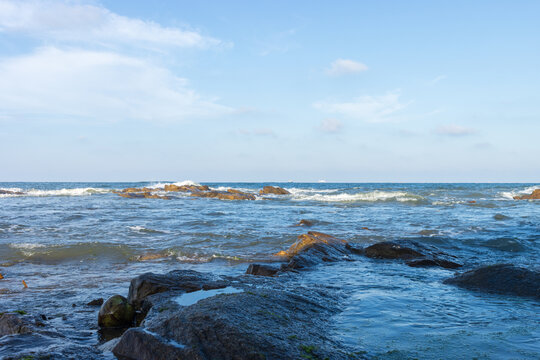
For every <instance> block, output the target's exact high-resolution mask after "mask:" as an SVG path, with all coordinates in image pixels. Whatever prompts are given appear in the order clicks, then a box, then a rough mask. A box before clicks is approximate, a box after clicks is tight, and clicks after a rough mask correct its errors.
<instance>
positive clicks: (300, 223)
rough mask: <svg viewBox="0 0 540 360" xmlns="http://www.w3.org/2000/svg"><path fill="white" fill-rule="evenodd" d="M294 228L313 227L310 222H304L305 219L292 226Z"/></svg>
mask: <svg viewBox="0 0 540 360" xmlns="http://www.w3.org/2000/svg"><path fill="white" fill-rule="evenodd" d="M294 226H313V221H311V220H306V219H302V220H300V221H299V222H298V224H296V225H294Z"/></svg>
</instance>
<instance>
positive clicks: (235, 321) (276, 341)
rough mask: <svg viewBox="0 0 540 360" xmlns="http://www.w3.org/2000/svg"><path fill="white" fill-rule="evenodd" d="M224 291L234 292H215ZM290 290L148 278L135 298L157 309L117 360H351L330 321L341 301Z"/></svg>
mask: <svg viewBox="0 0 540 360" xmlns="http://www.w3.org/2000/svg"><path fill="white" fill-rule="evenodd" d="M218 285H219V286H223V285H226V287H224V288H220V289H210V288H215V287H216V286H218ZM289 285H290V286H287V285H286V284H284V281H281V280H278V279H274V278H256V277H237V278H221V277H215V276H212V275H209V274H203V273H198V272H195V271H181V270H178V271H174V272H172V273H169V274H164V275H156V274H145V275H143V276H141V277H138V278H136V279H134V280H133V281H132V283H131V286H130V298H133V299H136V301H137V302H138V303H139V304H151V308H150V311H149V313H148V315H147V316H146V318H145V320H144V322H143V323H142V327H138V328H132V329H130V330H128V331H127V332H125V333H124V334H123V335H122V337H121V338H120V339H119V340H118V341H117V342H116V343H113V344H114V347H113V348H112V352H113V353H114V354H115V355H116V356H117V357H119V358H127V359H144V360H151V359H200V360H206V359H216V360H219V359H301V358H308V359H324V358H329V359H338V360H339V359H350V357H349V354H350V350H348V349H347V348H344V347H343V346H341V344H339V343H337V342H336V341H335V340H334V339H333V338H331V337H330V336H329V335H328V333H329V331H328V326H329V324H328V319H329V318H331V316H332V315H334V314H335V313H336V312H337V311H339V307H338V298H337V297H336V295H335V294H333V293H331V292H328V291H326V290H324V289H319V290H313V289H308V288H305V287H298V286H296V285H295V284H294V283H292V284H289ZM195 289H196V290H195ZM204 289H210V290H204ZM155 291H159V292H155ZM145 294H146V295H145ZM239 310H241V311H239Z"/></svg>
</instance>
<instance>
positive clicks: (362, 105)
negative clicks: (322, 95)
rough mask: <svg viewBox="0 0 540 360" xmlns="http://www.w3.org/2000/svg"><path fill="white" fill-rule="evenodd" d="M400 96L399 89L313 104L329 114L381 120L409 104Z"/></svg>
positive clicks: (370, 120)
mask: <svg viewBox="0 0 540 360" xmlns="http://www.w3.org/2000/svg"><path fill="white" fill-rule="evenodd" d="M400 96H401V94H400V92H399V91H392V92H388V93H386V94H385V95H381V96H360V97H358V98H356V99H354V100H353V101H350V102H325V101H321V102H317V103H314V104H313V106H314V107H315V108H316V109H318V110H321V111H323V112H326V113H330V114H339V115H342V116H345V117H349V118H352V119H358V120H363V121H368V122H382V121H387V120H389V119H390V118H391V117H392V116H393V115H395V114H396V113H397V112H398V111H400V110H402V109H404V108H405V107H406V106H407V105H408V104H409V103H402V102H400V100H399V98H400Z"/></svg>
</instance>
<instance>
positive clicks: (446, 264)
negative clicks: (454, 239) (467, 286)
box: [407, 259, 463, 269]
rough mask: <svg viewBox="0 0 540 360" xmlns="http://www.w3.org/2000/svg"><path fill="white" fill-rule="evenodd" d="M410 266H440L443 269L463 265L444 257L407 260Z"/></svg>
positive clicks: (456, 267)
mask: <svg viewBox="0 0 540 360" xmlns="http://www.w3.org/2000/svg"><path fill="white" fill-rule="evenodd" d="M407 265H409V266H411V267H435V266H438V267H442V268H445V269H459V268H460V267H462V266H463V265H461V264H458V263H455V262H453V261H449V260H444V259H419V260H411V261H407Z"/></svg>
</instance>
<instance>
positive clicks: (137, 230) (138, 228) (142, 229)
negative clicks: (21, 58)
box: [128, 225, 168, 233]
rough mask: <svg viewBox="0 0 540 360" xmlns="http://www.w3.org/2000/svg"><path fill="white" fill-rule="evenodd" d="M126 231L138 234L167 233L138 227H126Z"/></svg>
mask: <svg viewBox="0 0 540 360" xmlns="http://www.w3.org/2000/svg"><path fill="white" fill-rule="evenodd" d="M128 229H130V230H132V231H135V232H139V233H168V231H164V230H155V229H150V228H146V227H144V226H140V225H135V226H128Z"/></svg>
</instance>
